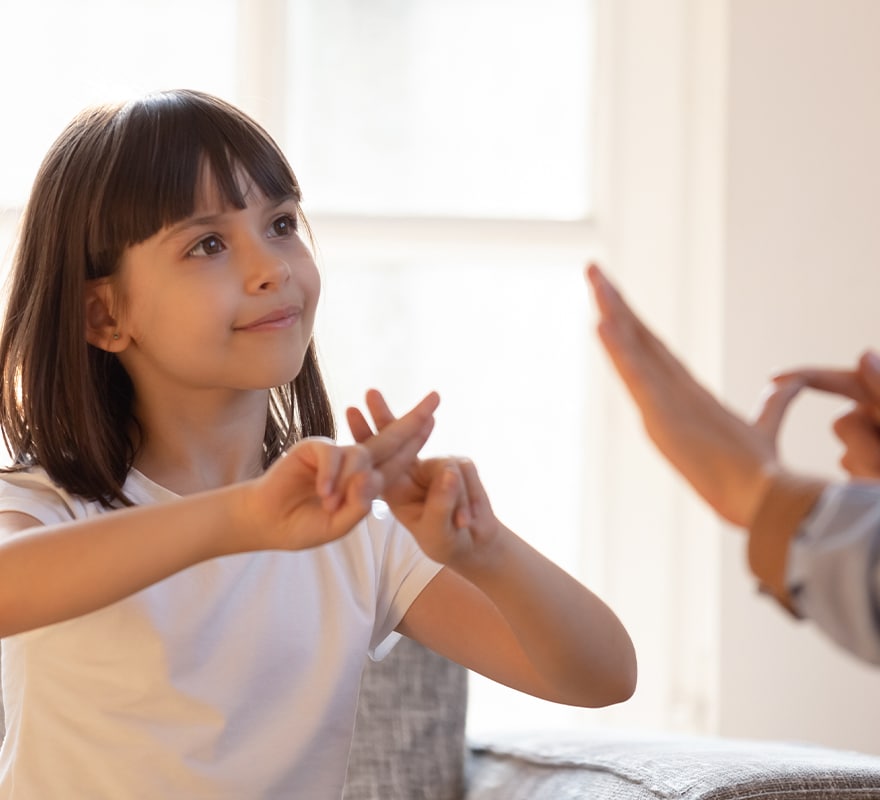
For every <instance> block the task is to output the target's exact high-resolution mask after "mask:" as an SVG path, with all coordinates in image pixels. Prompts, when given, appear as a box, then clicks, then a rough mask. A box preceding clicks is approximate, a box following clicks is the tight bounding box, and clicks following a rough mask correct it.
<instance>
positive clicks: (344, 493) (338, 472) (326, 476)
mask: <svg viewBox="0 0 880 800" xmlns="http://www.w3.org/2000/svg"><path fill="white" fill-rule="evenodd" d="M325 449H326V450H327V451H328V452H327V454H326V455H325V456H324V463H323V464H322V463H321V462H319V467H318V476H317V491H318V496H319V497H321V500H322V507H323V508H324V510H325V511H330V512H333V511H336V510H337V509H338V508H339V507H340V506H341V505H342V504H343V502H344V501H345V500H346V498H348V496H349V493H350V490H351V485H352V484H355V485H357V484H359V483H360V482H361V481H362V478H361V476H362V475H367V474H369V473H371V472H372V471H373V469H372V466H373V465H372V460H371V458H370V453H369V451H368V450H367V449H366V448H365V447H364V446H363V445H359V444H358V445H352V446H350V447H338V446H332V447H330V446H328V447H327V448H325ZM322 467H323V470H324V471H323V478H322Z"/></svg>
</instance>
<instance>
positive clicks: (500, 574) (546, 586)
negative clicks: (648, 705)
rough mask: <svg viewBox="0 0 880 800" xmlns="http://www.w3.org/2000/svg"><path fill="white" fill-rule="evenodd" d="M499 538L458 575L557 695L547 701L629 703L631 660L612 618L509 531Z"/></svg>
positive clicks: (631, 653)
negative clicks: (485, 600) (488, 603)
mask: <svg viewBox="0 0 880 800" xmlns="http://www.w3.org/2000/svg"><path fill="white" fill-rule="evenodd" d="M502 527H503V526H502ZM501 533H502V535H500V536H499V537H498V541H497V543H496V544H495V545H493V548H492V553H491V554H490V555H489V557H487V558H485V559H480V561H479V562H475V561H473V562H470V563H468V564H467V565H458V566H456V567H455V569H456V571H457V572H459V574H461V575H462V576H463V577H464V578H466V579H467V580H469V581H470V582H471V583H473V584H474V585H476V586H477V587H478V588H479V589H481V590H482V591H483V592H484V593H485V594H486V596H487V597H489V599H490V600H492V602H493V603H494V604H495V605H496V607H497V608H498V610H499V611H500V612H501V614H502V615H503V616H504V618H505V619H506V621H507V623H508V624H509V625H510V628H511V629H512V631H513V633H514V635H515V636H516V638H517V640H518V641H519V644H520V646H521V647H522V650H523V652H524V653H525V654H526V656H527V657H528V658H529V660H530V661H531V662H532V664H533V665H534V667H535V669H536V671H537V672H538V673H539V674H540V675H541V676H542V678H543V679H544V680H545V682H546V684H547V686H548V687H552V691H553V692H554V693H556V694H557V695H558V696H556V697H551V698H548V699H553V700H555V701H556V702H561V703H568V704H571V705H579V706H598V705H607V704H610V703H614V702H622V701H624V700H626V699H628V698H629V697H630V696H631V695H632V693H633V691H634V690H635V684H636V671H637V669H636V656H635V651H634V648H633V645H632V641H631V640H630V637H629V635H628V633H627V632H626V629H625V628H624V626H623V625H622V624H621V622H620V620H619V619H618V618H617V616H616V615H615V614H614V613H613V612H612V611H611V609H610V608H608V606H607V605H606V604H605V603H604V602H602V600H600V599H599V598H598V597H597V596H596V595H595V594H593V593H592V592H591V591H590V590H589V589H587V588H586V587H585V586H583V585H582V584H581V583H579V582H578V581H576V580H575V579H574V578H573V577H572V576H571V575H569V574H568V573H566V572H565V571H564V570H562V569H560V568H559V567H558V566H556V565H555V564H554V563H553V562H552V561H550V560H549V559H547V558H545V557H544V556H543V555H541V554H540V553H539V552H537V551H536V550H535V549H534V548H532V547H531V546H530V545H528V544H527V543H526V542H525V541H523V540H522V539H520V538H519V537H518V536H517V535H516V534H514V533H513V532H512V531H510V530H508V529H506V528H503V530H502V532H501Z"/></svg>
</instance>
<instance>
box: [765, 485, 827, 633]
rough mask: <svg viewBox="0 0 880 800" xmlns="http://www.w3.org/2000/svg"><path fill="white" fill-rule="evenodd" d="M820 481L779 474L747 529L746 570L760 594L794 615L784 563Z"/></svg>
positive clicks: (820, 492)
mask: <svg viewBox="0 0 880 800" xmlns="http://www.w3.org/2000/svg"><path fill="white" fill-rule="evenodd" d="M825 486H826V484H825V482H823V481H819V480H814V479H810V478H802V477H799V476H797V475H792V474H790V473H785V472H783V473H780V474H778V475H777V476H776V477H775V478H774V479H773V481H772V483H771V484H770V488H769V489H768V490H767V492H766V493H765V494H764V497H763V498H762V500H761V504H760V506H759V507H758V512H757V514H755V519H754V520H753V521H752V524H751V526H750V528H749V543H748V559H749V568H750V569H751V571H752V573H753V574H754V576H755V577H756V578H757V579H758V583H759V585H760V587H761V591H763V592H766V593H767V594H769V595H770V596H771V597H773V598H775V599H776V600H777V601H778V602H779V603H780V604H781V605H782V606H783V607H784V608H786V609H787V610H788V611H789V612H791V613H792V614H795V615H796V616H797V613H796V611H795V609H794V606H793V604H792V598H791V595H790V593H789V590H788V586H787V584H786V580H785V576H786V561H787V559H788V550H789V547H790V545H791V541H792V539H794V538H795V536H797V534H798V530H799V527H800V525H801V523H802V522H803V520H804V518H805V517H806V516H807V514H809V512H810V510H811V509H812V508H813V506H814V505H815V504H816V502H817V501H818V499H819V495H820V494H822V490H823V489H824V488H825Z"/></svg>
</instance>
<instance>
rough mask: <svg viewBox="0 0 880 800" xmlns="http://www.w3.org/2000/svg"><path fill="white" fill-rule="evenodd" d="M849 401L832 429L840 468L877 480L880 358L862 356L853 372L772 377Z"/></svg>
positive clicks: (810, 369)
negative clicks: (841, 449) (839, 448)
mask: <svg viewBox="0 0 880 800" xmlns="http://www.w3.org/2000/svg"><path fill="white" fill-rule="evenodd" d="M775 380H776V381H778V382H784V381H796V382H799V383H800V384H801V385H802V386H805V387H809V388H811V389H817V390H819V391H822V392H830V393H831V394H837V395H841V396H843V397H848V398H850V399H851V400H852V401H853V403H852V405H851V406H850V407H849V409H848V410H847V411H846V412H845V413H843V414H841V415H840V416H838V417H837V418H836V419H835V420H834V424H833V429H834V433H835V435H836V436H837V438H838V439H839V440H840V441H841V443H842V444H843V446H844V453H843V455H842V456H841V458H840V464H841V466H842V467H843V468H844V469H845V470H846V471H847V472H848V473H849V474H850V475H852V476H853V477H854V478H861V479H866V480H880V357H878V356H877V354H876V353H874V352H873V351H870V350H869V351H867V352H865V353H863V354H862V356H861V358H860V359H859V362H858V364H857V365H856V368H855V369H853V370H842V369H823V368H818V367H803V368H800V369H796V370H789V371H787V372H784V373H782V374H780V375H778V376H777V377H776V378H775Z"/></svg>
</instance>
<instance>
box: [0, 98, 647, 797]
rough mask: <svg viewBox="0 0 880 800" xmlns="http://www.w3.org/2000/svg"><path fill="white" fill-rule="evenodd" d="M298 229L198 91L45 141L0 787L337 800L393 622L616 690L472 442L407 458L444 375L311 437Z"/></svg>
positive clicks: (582, 591)
mask: <svg viewBox="0 0 880 800" xmlns="http://www.w3.org/2000/svg"><path fill="white" fill-rule="evenodd" d="M302 226H304V220H303V217H302V211H301V208H300V191H299V187H298V185H297V182H296V179H295V177H294V175H293V173H292V171H291V169H290V167H289V165H288V164H287V162H286V161H285V159H284V157H283V155H282V154H281V152H280V151H279V150H278V148H277V146H276V145H275V144H274V143H273V142H272V140H271V139H270V138H269V136H268V135H267V134H266V133H265V132H264V131H263V130H262V129H261V128H259V127H258V126H257V125H256V124H255V123H254V122H253V121H252V120H250V119H249V118H247V117H246V116H245V115H243V114H242V113H241V112H240V111H238V110H236V109H235V108H233V107H231V106H229V105H228V104H226V103H224V102H222V101H220V100H218V99H216V98H213V97H210V96H207V95H204V94H200V93H197V92H190V91H175V92H166V93H160V94H154V95H150V96H147V97H145V98H142V99H138V100H135V101H132V102H130V103H127V104H125V105H121V106H108V107H100V108H93V109H90V110H87V111H85V112H84V113H83V114H81V115H80V116H79V117H77V118H76V119H75V120H74V121H73V122H72V123H71V124H70V125H69V126H68V128H67V129H66V130H65V131H64V133H63V134H62V135H61V137H60V138H59V139H58V140H57V142H56V143H55V144H54V145H53V147H52V148H51V150H50V152H49V154H48V156H47V157H46V160H45V161H44V163H43V165H42V167H41V169H40V172H39V174H38V176H37V179H36V182H35V186H34V190H33V194H32V197H31V199H30V202H29V204H28V208H27V211H26V213H25V217H24V221H23V228H22V232H21V239H20V243H19V247H18V250H17V254H16V257H15V261H14V264H13V273H12V278H11V280H12V284H11V293H10V299H9V306H8V311H7V314H6V318H5V322H4V327H3V332H2V338H0V365H2V372H3V379H4V383H3V392H2V403H0V423H2V426H3V432H4V436H5V439H6V443H7V446H8V448H9V450H10V452H11V454H12V456H13V464H12V466H11V467H10V468H9V469H8V470H7V471H6V474H5V475H3V476H2V477H3V480H2V481H0V540H2V544H0V635H2V636H3V637H4V641H3V696H4V702H5V706H6V715H7V734H6V739H5V741H4V742H3V746H2V752H0V797H4V798H29V799H30V798H34V797H64V798H79V797H82V798H89V800H95V798H112V800H119V799H120V798H134V797H137V798H141V797H143V798H151V799H154V798H166V797H167V798H171V797H175V798H176V797H181V798H183V797H185V798H209V797H210V798H217V797H228V798H238V799H239V800H240V799H241V798H248V800H253V799H254V798H263V797H267V798H275V797H281V796H285V797H297V798H332V797H339V796H340V794H341V790H342V785H343V779H344V774H345V768H346V758H347V754H348V749H349V745H350V740H351V735H352V728H353V722H354V717H355V709H356V702H357V691H358V685H359V681H360V676H361V671H362V668H363V664H364V659H365V657H366V655H367V654H368V653H370V654H373V655H379V656H381V655H382V654H383V653H384V652H385V651H386V650H387V649H388V647H389V645H390V644H392V643H393V639H394V635H395V631H396V632H399V633H403V634H405V635H407V636H412V637H414V638H416V639H418V640H419V641H421V642H423V643H424V644H426V645H427V646H428V647H431V648H433V649H435V650H437V651H439V652H440V653H442V654H444V655H446V656H448V657H450V658H452V659H455V660H457V661H459V662H460V663H462V664H464V665H465V666H467V667H470V668H472V669H475V670H478V671H480V672H482V673H484V674H485V675H488V676H490V677H492V678H494V679H496V680H498V681H501V682H503V683H506V684H508V685H510V686H513V687H516V688H517V689H520V690H522V691H525V692H529V693H532V694H534V695H537V696H540V697H544V698H547V699H549V700H552V701H556V702H560V703H569V704H574V705H584V706H599V705H604V704H608V703H615V702H619V701H622V700H625V699H626V698H627V697H629V696H630V694H631V693H632V691H633V688H634V683H635V658H634V655H633V650H632V645H631V643H630V640H629V637H628V636H627V634H626V632H625V630H624V629H623V627H622V626H621V624H620V622H619V621H618V620H617V618H616V617H615V616H614V614H613V613H612V612H611V611H610V610H609V609H608V608H607V607H606V606H605V605H604V604H603V603H602V602H601V601H600V600H599V599H598V598H597V597H596V596H595V595H593V594H592V593H591V592H589V591H588V590H587V589H586V588H584V587H583V586H581V585H580V584H579V583H577V582H576V581H575V580H573V579H572V578H571V577H570V576H568V575H567V574H566V573H564V572H563V571H562V570H560V569H558V568H557V567H555V566H554V565H552V564H551V563H549V562H548V561H547V560H545V559H544V558H543V557H542V556H540V555H539V554H538V553H537V552H535V551H534V550H533V549H531V548H530V547H529V546H527V545H526V544H525V543H524V542H523V541H522V540H521V539H519V538H518V537H517V536H515V535H514V534H513V533H512V532H511V531H509V530H508V529H507V528H505V527H504V526H503V525H502V524H501V523H499V522H498V520H497V519H496V518H495V516H494V515H493V513H492V510H491V508H490V506H489V502H488V500H487V498H486V496H485V493H484V491H483V488H482V486H481V484H480V481H479V478H478V477H477V473H476V471H475V469H474V466H473V465H472V464H471V463H470V462H468V461H462V460H457V459H433V460H418V458H417V454H418V451H419V450H420V449H421V446H422V445H423V444H424V442H425V441H426V439H427V437H428V435H429V433H430V429H431V426H432V424H433V412H434V410H435V408H436V406H437V403H438V398H437V396H436V395H434V394H431V395H429V396H428V397H426V398H425V399H424V400H423V401H422V402H421V403H420V404H419V405H417V406H416V407H415V408H414V409H413V410H412V411H411V412H410V413H408V414H407V415H405V416H403V417H401V418H400V419H395V418H394V416H393V415H392V414H391V412H390V410H389V409H388V407H387V406H386V405H385V402H384V400H383V399H382V397H381V395H379V394H378V393H376V392H371V393H369V394H368V398H367V404H368V408H369V411H370V414H371V416H372V424H373V425H375V427H376V429H377V430H376V431H374V430H373V429H372V427H371V424H370V423H368V421H367V419H366V418H365V417H364V416H363V415H362V414H361V413H360V412H358V411H356V410H351V411H350V412H349V423H350V425H351V428H352V432H353V434H354V436H355V439H356V440H357V442H358V443H359V444H357V445H354V446H351V447H338V446H336V445H335V444H334V443H333V441H332V437H333V436H334V424H333V419H332V415H331V412H330V406H329V403H328V399H327V395H326V392H325V389H324V386H323V384H322V382H321V376H320V373H319V370H318V366H317V361H316V357H315V347H314V343H313V341H312V324H313V321H314V315H315V307H316V304H317V300H318V293H319V279H318V273H317V270H316V267H315V263H314V261H313V259H312V256H311V254H310V250H309V248H308V247H307V246H306V244H305V243H304V241H303V239H302V238H301V236H300V232H301V230H302ZM380 494H381V495H382V496H383V497H384V499H385V500H386V502H387V503H388V505H389V506H390V508H391V510H392V512H393V515H392V514H388V513H387V512H384V511H383V510H382V509H383V508H384V507H383V506H377V512H375V513H374V512H373V511H371V508H372V501H373V500H374V499H375V498H376V497H377V496H379V495H380ZM551 500H552V499H551Z"/></svg>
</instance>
